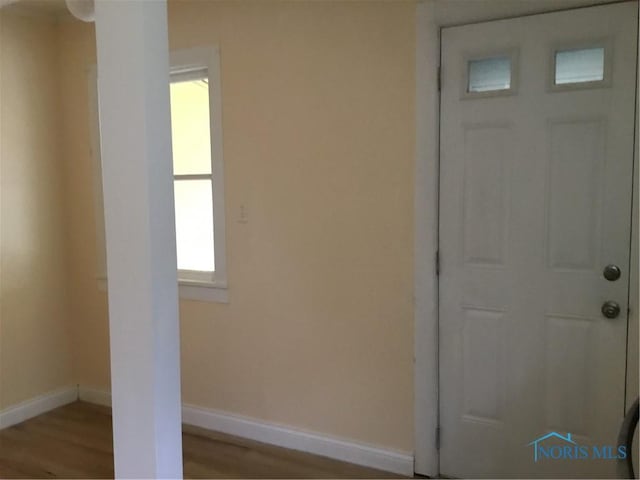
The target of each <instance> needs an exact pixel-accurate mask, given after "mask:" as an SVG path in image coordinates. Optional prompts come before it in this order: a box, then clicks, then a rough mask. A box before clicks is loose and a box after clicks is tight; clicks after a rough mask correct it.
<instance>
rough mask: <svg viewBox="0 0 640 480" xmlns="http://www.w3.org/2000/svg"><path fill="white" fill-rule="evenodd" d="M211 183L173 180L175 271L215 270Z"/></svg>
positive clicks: (207, 181) (209, 181)
mask: <svg viewBox="0 0 640 480" xmlns="http://www.w3.org/2000/svg"><path fill="white" fill-rule="evenodd" d="M211 192H212V190H211V180H175V181H174V195H175V207H176V251H177V256H178V270H198V271H205V272H213V271H214V270H215V259H214V253H213V252H214V243H213V198H212V194H211Z"/></svg>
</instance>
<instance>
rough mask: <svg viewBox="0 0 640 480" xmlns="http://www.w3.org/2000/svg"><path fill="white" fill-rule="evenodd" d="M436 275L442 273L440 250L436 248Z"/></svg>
mask: <svg viewBox="0 0 640 480" xmlns="http://www.w3.org/2000/svg"><path fill="white" fill-rule="evenodd" d="M436 275H440V250H436Z"/></svg>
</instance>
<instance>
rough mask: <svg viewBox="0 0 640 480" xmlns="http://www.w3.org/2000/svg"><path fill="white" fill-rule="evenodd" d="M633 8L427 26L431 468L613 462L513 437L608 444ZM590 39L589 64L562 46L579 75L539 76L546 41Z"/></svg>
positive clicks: (532, 470) (551, 54)
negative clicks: (435, 151)
mask: <svg viewBox="0 0 640 480" xmlns="http://www.w3.org/2000/svg"><path fill="white" fill-rule="evenodd" d="M637 18H638V15H637V3H636V2H628V3H621V4H614V5H607V6H600V7H591V8H583V9H576V10H571V11H564V12H559V13H550V14H543V15H535V16H529V17H522V18H516V19H509V20H503V21H495V22H487V23H481V24H475V25H467V26H462V27H452V28H445V29H443V32H442V59H443V63H442V76H443V88H442V93H441V102H442V104H441V151H440V258H441V273H440V302H439V303H440V307H439V310H440V316H439V319H440V320H439V322H440V327H439V328H440V412H441V413H440V416H441V451H440V463H441V472H442V473H443V474H445V475H450V476H460V477H469V476H471V477H479V476H488V477H499V476H528V477H543V476H555V477H558V476H574V477H585V476H588V477H603V476H614V473H615V462H614V461H611V460H578V461H576V460H551V459H546V461H540V462H534V459H533V449H532V448H533V447H531V446H528V443H529V442H531V441H533V440H534V439H535V438H537V437H539V436H540V435H543V434H546V433H548V432H550V431H558V432H559V433H562V434H566V433H571V434H572V437H573V439H574V440H575V441H576V442H578V443H579V444H580V445H613V444H614V443H615V441H616V436H617V429H618V427H619V424H620V422H621V420H622V416H623V410H624V382H625V360H626V359H625V345H626V329H627V298H628V282H629V272H628V265H629V252H630V250H629V249H630V243H629V241H630V216H631V188H632V169H633V133H634V101H635V72H636V41H635V38H636V29H637ZM589 48H602V49H603V50H604V52H605V57H604V60H603V61H601V65H600V66H599V65H598V56H597V55H596V56H594V55H591V56H587V54H589V52H587V53H586V54H584V55H583V54H579V53H578V54H576V55H569V56H567V55H561V57H562V59H563V61H564V60H565V59H567V62H568V63H565V64H563V70H562V78H564V79H567V78H573V79H577V80H585V81H584V82H582V83H575V84H561V85H555V84H554V78H555V72H554V65H555V59H556V52H558V51H572V52H573V51H576V50H588V49H589ZM592 53H593V52H591V54H592ZM581 55H582V56H581ZM505 56H506V57H508V58H509V62H506V61H504V58H505ZM487 58H498V60H491V61H487V62H478V60H482V59H487ZM594 58H595V60H594ZM500 59H502V60H500ZM571 59H572V60H571ZM570 60H571V61H572V62H574V63H570ZM594 62H595V63H594ZM509 63H510V65H511V72H510V75H508V73H505V68H506V67H505V65H508V64H509ZM599 68H600V69H601V71H602V80H598V78H599V77H598V69H599ZM492 69H493V70H492ZM571 69H575V72H576V73H575V75H573V76H572V75H571ZM471 70H473V79H472V82H471V83H472V89H471V90H477V91H473V92H471V93H470V92H469V88H468V85H469V79H468V78H467V76H468V72H469V71H471ZM584 72H587V73H586V74H585V73H584ZM594 72H595V74H594ZM507 75H508V76H507ZM594 79H595V80H594ZM492 88H493V89H495V90H494V91H491V89H492ZM607 264H615V265H618V266H619V267H620V268H621V276H620V278H619V279H618V280H616V281H608V280H606V279H605V278H604V277H603V269H604V267H605V266H606V265H607ZM606 301H615V302H617V303H618V305H619V306H620V310H621V313H620V315H619V316H618V317H617V318H615V319H608V318H605V317H604V316H603V314H602V313H601V307H602V304H603V303H604V302H606Z"/></svg>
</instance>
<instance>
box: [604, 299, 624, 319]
mask: <svg viewBox="0 0 640 480" xmlns="http://www.w3.org/2000/svg"><path fill="white" fill-rule="evenodd" d="M602 314H603V315H604V316H605V317H607V318H616V317H617V316H618V315H620V305H618V303H617V302H612V301H611V300H609V301H607V302H604V303H603V304H602Z"/></svg>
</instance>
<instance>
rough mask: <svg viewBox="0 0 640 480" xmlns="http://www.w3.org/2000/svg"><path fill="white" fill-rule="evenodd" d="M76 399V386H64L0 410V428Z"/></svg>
mask: <svg viewBox="0 0 640 480" xmlns="http://www.w3.org/2000/svg"><path fill="white" fill-rule="evenodd" d="M77 399H78V388H77V387H65V388H60V389H58V390H54V391H53V392H49V393H45V394H44V395H40V396H38V397H35V398H32V399H30V400H26V401H24V402H21V403H18V404H17V405H12V406H10V407H8V408H5V409H4V410H0V430H2V429H3V428H7V427H10V426H12V425H16V424H18V423H21V422H24V421H25V420H29V419H30V418H33V417H36V416H38V415H41V414H43V413H45V412H48V411H49V410H53V409H54V408H58V407H61V406H63V405H66V404H68V403H72V402H75V401H76V400H77Z"/></svg>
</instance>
